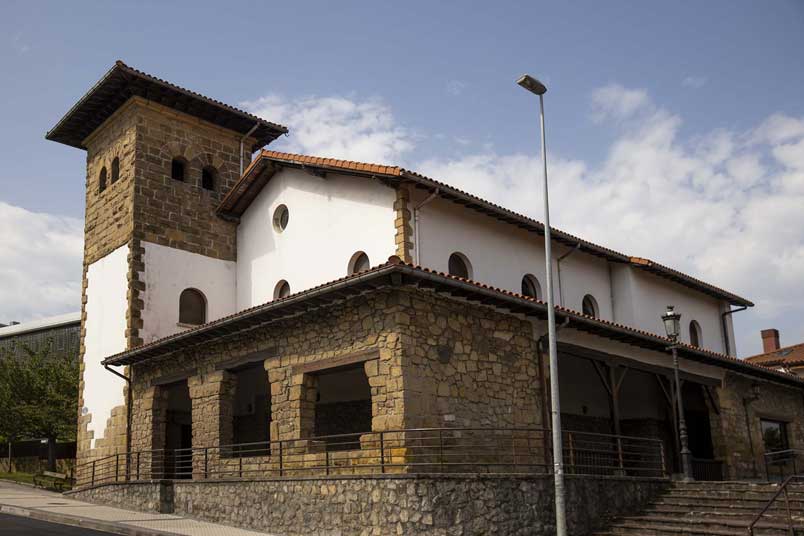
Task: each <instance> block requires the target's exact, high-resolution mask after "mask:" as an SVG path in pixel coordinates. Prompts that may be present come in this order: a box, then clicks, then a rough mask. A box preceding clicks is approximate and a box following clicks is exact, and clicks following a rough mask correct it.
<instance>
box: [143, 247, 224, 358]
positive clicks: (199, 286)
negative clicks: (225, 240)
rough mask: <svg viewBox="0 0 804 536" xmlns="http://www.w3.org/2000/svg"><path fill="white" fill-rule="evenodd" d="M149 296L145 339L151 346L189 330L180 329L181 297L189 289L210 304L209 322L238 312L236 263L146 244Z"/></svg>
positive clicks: (144, 299) (144, 300)
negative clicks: (202, 295) (201, 295)
mask: <svg viewBox="0 0 804 536" xmlns="http://www.w3.org/2000/svg"><path fill="white" fill-rule="evenodd" d="M142 245H143V248H144V249H145V256H144V264H145V273H144V274H143V280H144V281H145V292H144V293H143V302H144V305H145V307H144V310H143V311H142V324H143V327H142V335H141V337H142V339H143V342H145V343H149V342H151V341H154V340H156V339H161V338H162V337H167V336H168V335H172V334H174V333H178V332H179V331H184V330H186V329H187V328H186V327H182V326H179V325H178V322H179V296H180V295H181V292H182V291H183V290H184V289H186V288H194V289H196V290H199V291H201V293H202V294H204V297H205V298H206V300H207V322H211V321H213V320H217V319H218V318H221V317H223V316H227V315H230V314H233V313H235V312H236V310H235V292H236V291H235V286H236V273H237V269H236V263H235V262H233V261H224V260H220V259H214V258H212V257H207V256H205V255H199V254H197V253H189V252H187V251H183V250H180V249H175V248H170V247H166V246H160V245H158V244H152V243H150V242H143V243H142Z"/></svg>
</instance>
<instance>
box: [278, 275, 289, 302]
mask: <svg viewBox="0 0 804 536" xmlns="http://www.w3.org/2000/svg"><path fill="white" fill-rule="evenodd" d="M288 296H290V285H289V284H288V282H287V281H285V280H284V279H283V280H281V281H280V282H279V283H277V284H276V287H274V299H275V300H279V299H281V298H287V297H288Z"/></svg>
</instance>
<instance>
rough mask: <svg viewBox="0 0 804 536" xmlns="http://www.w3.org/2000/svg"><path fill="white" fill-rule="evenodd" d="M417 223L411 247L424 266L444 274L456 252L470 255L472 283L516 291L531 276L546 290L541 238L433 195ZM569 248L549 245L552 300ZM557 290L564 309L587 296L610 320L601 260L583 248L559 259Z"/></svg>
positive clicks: (606, 278) (576, 305) (606, 274)
mask: <svg viewBox="0 0 804 536" xmlns="http://www.w3.org/2000/svg"><path fill="white" fill-rule="evenodd" d="M420 198H421V194H417V198H416V199H415V200H414V202H417V201H420ZM417 226H418V227H419V232H418V236H419V244H414V248H418V262H419V264H421V265H422V266H426V267H428V268H434V269H436V270H439V271H442V272H446V271H448V262H449V256H450V255H451V254H452V253H453V252H456V251H458V252H461V253H463V254H464V255H465V256H466V257H467V258H468V259H469V261H470V263H471V264H472V272H473V273H472V278H473V279H474V280H476V281H480V282H483V283H487V284H490V285H493V286H495V287H500V288H503V289H506V290H511V291H514V292H520V291H521V289H522V276H524V275H525V274H533V275H534V276H536V278H537V279H538V280H539V285H540V286H541V289H542V292H546V290H547V280H546V277H545V273H546V271H545V264H544V239H543V238H542V237H541V236H539V235H537V234H535V233H530V232H527V231H525V230H523V229H519V228H517V227H515V226H513V225H511V224H507V223H503V222H500V221H498V220H495V219H494V218H491V217H489V216H486V215H484V214H480V213H478V212H475V211H472V210H468V209H466V208H464V207H462V206H460V205H457V204H455V203H451V202H449V201H445V200H442V199H435V200H433V201H432V202H430V203H428V204H427V205H425V206H424V207H422V208H421V209H420V210H419V211H418V214H417ZM570 249H571V248H567V247H564V246H560V245H557V244H554V246H553V259H554V263H553V282H554V289H553V294H554V297H555V300H556V303H559V297H560V296H559V289H558V273H557V269H556V265H555V259H557V258H558V257H559V256H561V255H562V254H563V253H566V252H567V251H569V250H570ZM561 290H562V292H561V294H563V296H564V305H565V306H566V307H569V308H571V309H575V310H577V311H580V310H581V301H582V300H583V297H584V296H585V295H586V294H591V295H592V296H594V298H595V300H596V301H597V304H598V307H599V309H600V317H601V318H604V319H607V320H610V319H612V307H611V287H610V285H609V272H608V266H607V262H606V261H605V260H603V259H600V258H598V257H595V256H592V255H588V254H586V253H581V252H575V253H573V254H571V255H570V256H569V257H566V258H565V259H564V260H563V261H562V262H561ZM542 298H543V299H546V297H545V296H542Z"/></svg>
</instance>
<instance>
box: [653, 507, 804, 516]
mask: <svg viewBox="0 0 804 536" xmlns="http://www.w3.org/2000/svg"><path fill="white" fill-rule="evenodd" d="M760 510H761V508H750V507H746V506H743V505H740V504H734V505H731V506H706V505H683V506H681V505H674V504H654V505H650V506H648V507H647V508H646V509H645V510H644V513H645V514H660V515H674V516H686V515H723V516H731V517H735V516H741V517H747V518H750V519H754V517H755V516H756V515H757V514H758V513H759V512H760ZM790 510H791V512H792V513H793V515H794V516H799V517H800V516H802V515H804V509H802V508H799V509H793V508H791V509H790ZM779 516H784V517H785V519H787V508H786V507H785V506H784V505H781V506H779V505H776V506H773V507H771V508H769V509H768V511H767V512H766V515H765V517H779Z"/></svg>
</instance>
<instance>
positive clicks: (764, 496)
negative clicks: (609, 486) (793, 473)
mask: <svg viewBox="0 0 804 536" xmlns="http://www.w3.org/2000/svg"><path fill="white" fill-rule="evenodd" d="M774 494H776V490H774V491H773V492H764V491H754V490H747V491H742V492H740V491H736V490H728V491H718V490H707V491H700V492H692V491H691V490H681V489H671V490H668V491H667V492H665V493H663V494H662V496H663V497H696V498H698V499H701V500H708V499H726V500H730V501H741V500H756V501H765V502H768V501H769V500H770V499H771V498H772V497H773V496H774ZM787 496H788V497H789V498H790V499H792V500H798V501H804V492H802V491H798V490H797V491H792V490H791V491H788V493H787Z"/></svg>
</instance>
